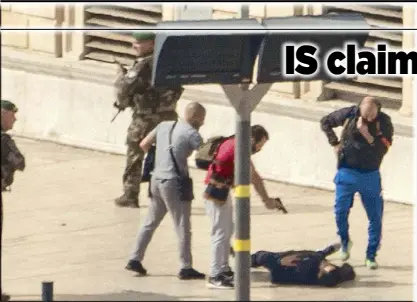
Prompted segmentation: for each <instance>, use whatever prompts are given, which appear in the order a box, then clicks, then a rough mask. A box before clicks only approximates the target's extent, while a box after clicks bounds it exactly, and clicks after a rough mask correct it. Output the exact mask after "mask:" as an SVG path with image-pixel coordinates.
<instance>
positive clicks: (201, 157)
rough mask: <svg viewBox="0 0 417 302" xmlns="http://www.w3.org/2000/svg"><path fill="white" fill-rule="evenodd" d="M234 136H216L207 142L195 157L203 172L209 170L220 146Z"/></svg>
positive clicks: (198, 166)
mask: <svg viewBox="0 0 417 302" xmlns="http://www.w3.org/2000/svg"><path fill="white" fill-rule="evenodd" d="M231 137H232V136H214V137H211V138H209V139H208V140H207V142H205V143H204V144H203V145H202V146H201V147H200V148H199V149H197V153H196V155H195V164H196V166H197V168H199V169H202V170H206V171H207V170H208V168H209V166H210V164H211V163H212V162H213V160H214V157H215V155H216V151H217V149H218V148H219V146H220V145H221V144H222V143H223V142H224V141H225V140H227V139H229V138H231Z"/></svg>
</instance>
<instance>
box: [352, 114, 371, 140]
mask: <svg viewBox="0 0 417 302" xmlns="http://www.w3.org/2000/svg"><path fill="white" fill-rule="evenodd" d="M356 127H357V128H358V130H359V132H360V134H362V136H363V137H364V138H365V139H366V140H367V141H368V143H370V144H373V143H374V141H375V138H374V137H373V136H372V135H371V134H370V133H369V129H368V125H367V124H366V122H365V121H364V120H363V118H362V117H359V119H358V122H357V123H356Z"/></svg>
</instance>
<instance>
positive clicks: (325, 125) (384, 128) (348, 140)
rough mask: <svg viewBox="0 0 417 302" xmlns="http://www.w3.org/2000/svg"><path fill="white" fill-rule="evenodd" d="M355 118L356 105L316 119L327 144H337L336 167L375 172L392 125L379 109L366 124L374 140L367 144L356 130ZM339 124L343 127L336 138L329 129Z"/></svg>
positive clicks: (392, 128)
mask: <svg viewBox="0 0 417 302" xmlns="http://www.w3.org/2000/svg"><path fill="white" fill-rule="evenodd" d="M359 117H360V111H359V107H358V106H352V107H346V108H342V109H340V110H337V111H334V112H332V113H330V114H329V115H326V116H325V117H323V118H322V119H321V121H320V123H321V129H322V130H323V131H324V133H325V134H326V136H327V139H328V141H329V144H330V145H332V146H336V145H337V144H339V143H340V144H341V149H340V152H339V156H338V167H339V168H340V167H345V168H351V169H357V170H361V171H375V170H378V169H379V168H380V166H381V163H382V159H383V158H384V156H385V154H386V153H387V152H388V149H389V147H390V146H391V144H392V140H393V135H394V127H393V125H392V122H391V118H390V117H389V116H388V115H387V114H385V113H383V112H380V113H379V114H378V117H377V118H376V119H375V121H373V122H372V123H369V124H368V129H369V133H370V134H371V135H372V136H373V137H374V138H375V141H374V143H373V144H369V143H368V141H367V140H366V139H365V138H364V137H363V136H362V134H361V133H360V132H359V130H358V129H357V126H356V123H357V121H358V118H359ZM345 122H347V123H346V124H345ZM343 125H345V127H344V129H343V131H342V134H341V139H340V141H339V140H338V138H337V136H336V134H335V133H334V131H333V128H336V127H340V126H343ZM378 128H379V129H378Z"/></svg>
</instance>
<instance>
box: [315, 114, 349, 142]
mask: <svg viewBox="0 0 417 302" xmlns="http://www.w3.org/2000/svg"><path fill="white" fill-rule="evenodd" d="M355 108H356V106H351V107H346V108H342V109H339V110H336V111H334V112H332V113H330V114H328V115H326V116H324V117H323V118H322V119H321V120H320V126H321V130H322V131H323V132H324V134H325V135H326V137H327V140H328V142H329V144H330V145H331V146H333V147H336V146H337V145H339V139H338V137H337V135H336V133H335V132H334V130H333V129H334V128H337V127H341V126H343V124H344V122H345V121H346V119H347V118H349V116H350V115H351V114H352V113H353V112H354V110H355Z"/></svg>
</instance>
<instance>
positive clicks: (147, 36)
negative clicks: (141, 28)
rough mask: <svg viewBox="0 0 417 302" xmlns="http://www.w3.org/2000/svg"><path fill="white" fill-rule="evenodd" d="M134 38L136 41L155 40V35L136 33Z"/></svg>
mask: <svg viewBox="0 0 417 302" xmlns="http://www.w3.org/2000/svg"><path fill="white" fill-rule="evenodd" d="M132 36H133V38H135V40H136V41H149V40H155V34H154V33H151V32H135V33H133V35H132Z"/></svg>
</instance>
